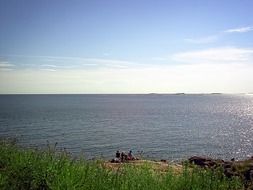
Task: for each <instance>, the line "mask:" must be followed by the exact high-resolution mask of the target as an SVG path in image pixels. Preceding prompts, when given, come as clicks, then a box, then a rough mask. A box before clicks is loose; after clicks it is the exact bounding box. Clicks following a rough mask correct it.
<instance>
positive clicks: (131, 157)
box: [127, 150, 135, 160]
mask: <svg viewBox="0 0 253 190" xmlns="http://www.w3.org/2000/svg"><path fill="white" fill-rule="evenodd" d="M127 159H128V160H135V157H134V155H133V153H132V150H130V151H129V153H128V155H127Z"/></svg>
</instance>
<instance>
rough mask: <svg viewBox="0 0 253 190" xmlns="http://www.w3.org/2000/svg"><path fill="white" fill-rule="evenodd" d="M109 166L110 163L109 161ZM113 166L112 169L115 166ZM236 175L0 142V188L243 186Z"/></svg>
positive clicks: (100, 189)
mask: <svg viewBox="0 0 253 190" xmlns="http://www.w3.org/2000/svg"><path fill="white" fill-rule="evenodd" d="M110 166H111V165H110ZM115 168H116V169H115ZM243 188H244V186H243V184H242V183H241V181H240V179H239V178H237V177H234V176H233V177H231V178H227V177H226V176H225V175H224V174H223V172H222V171H219V170H215V171H214V170H209V169H201V168H199V167H191V168H190V167H189V166H188V165H187V164H186V165H183V166H182V168H181V172H175V171H173V167H172V168H170V167H168V168H167V169H166V170H163V171H162V172H161V171H159V170H156V169H154V168H153V166H152V163H150V162H143V164H138V165H135V164H117V167H113V168H111V167H108V165H107V164H106V163H105V162H104V161H87V160H83V159H81V158H79V159H73V158H71V157H70V156H69V155H68V154H67V153H65V152H62V153H57V152H55V151H53V150H50V149H49V150H46V151H39V150H30V149H22V148H18V147H17V146H16V145H13V144H10V143H6V142H2V143H1V144H0V189H85V190H87V189H90V190H93V189H94V190H108V189H117V190H128V189H131V190H134V189H138V190H142V189H143V190H147V189H149V190H152V189H154V190H159V189H162V190H163V189H164V190H165V189H166V190H167V189H172V190H177V189H178V190H182V189H184V190H188V189H189V190H190V189H205V190H208V189H210V190H212V189H213V190H219V189H222V190H223V189H229V190H233V189H234V190H235V189H236V190H237V189H243Z"/></svg>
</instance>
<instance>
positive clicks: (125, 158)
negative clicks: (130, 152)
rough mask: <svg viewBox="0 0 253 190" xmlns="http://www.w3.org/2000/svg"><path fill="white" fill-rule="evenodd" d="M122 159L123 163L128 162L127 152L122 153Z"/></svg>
mask: <svg viewBox="0 0 253 190" xmlns="http://www.w3.org/2000/svg"><path fill="white" fill-rule="evenodd" d="M120 158H121V162H124V161H127V154H126V153H125V152H121V155H120Z"/></svg>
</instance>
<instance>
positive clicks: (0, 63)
mask: <svg viewBox="0 0 253 190" xmlns="http://www.w3.org/2000/svg"><path fill="white" fill-rule="evenodd" d="M13 66H14V65H13V64H10V63H9V62H8V61H0V67H1V68H3V67H13Z"/></svg>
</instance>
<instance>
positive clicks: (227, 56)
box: [172, 47, 253, 63]
mask: <svg viewBox="0 0 253 190" xmlns="http://www.w3.org/2000/svg"><path fill="white" fill-rule="evenodd" d="M172 59H173V60H175V61H179V62H183V63H231V62H233V63H248V62H251V61H253V49H246V48H237V47H219V48H211V49H204V50H198V51H187V52H181V53H177V54H174V55H173V56H172Z"/></svg>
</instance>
